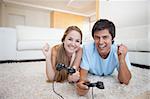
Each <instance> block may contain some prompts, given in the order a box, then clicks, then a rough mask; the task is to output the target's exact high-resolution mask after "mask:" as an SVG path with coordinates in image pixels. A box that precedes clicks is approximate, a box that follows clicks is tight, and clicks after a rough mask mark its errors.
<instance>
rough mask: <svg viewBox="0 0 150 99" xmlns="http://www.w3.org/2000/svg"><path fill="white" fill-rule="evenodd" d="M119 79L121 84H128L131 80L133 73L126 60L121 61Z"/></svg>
mask: <svg viewBox="0 0 150 99" xmlns="http://www.w3.org/2000/svg"><path fill="white" fill-rule="evenodd" d="M119 65H120V66H119V73H118V79H119V81H120V82H121V83H124V84H126V85H127V84H128V83H129V81H130V79H131V72H130V71H129V69H128V66H127V64H126V61H125V59H120V61H119Z"/></svg>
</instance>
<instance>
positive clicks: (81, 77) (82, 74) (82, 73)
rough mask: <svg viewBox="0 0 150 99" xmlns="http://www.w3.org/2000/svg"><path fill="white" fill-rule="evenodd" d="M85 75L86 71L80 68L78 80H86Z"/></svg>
mask: <svg viewBox="0 0 150 99" xmlns="http://www.w3.org/2000/svg"><path fill="white" fill-rule="evenodd" d="M87 75H88V71H87V70H84V69H82V68H81V69H80V80H79V81H87Z"/></svg>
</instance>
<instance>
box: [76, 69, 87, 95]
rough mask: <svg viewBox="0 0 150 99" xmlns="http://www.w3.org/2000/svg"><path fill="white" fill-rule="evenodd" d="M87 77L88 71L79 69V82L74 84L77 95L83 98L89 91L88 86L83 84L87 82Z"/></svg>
mask: <svg viewBox="0 0 150 99" xmlns="http://www.w3.org/2000/svg"><path fill="white" fill-rule="evenodd" d="M87 75H88V71H87V70H84V69H82V68H81V69H80V80H79V82H78V83H77V84H76V91H77V94H78V95H81V96H83V95H85V94H87V93H88V91H89V88H88V86H86V85H84V84H83V83H85V82H88V80H87Z"/></svg>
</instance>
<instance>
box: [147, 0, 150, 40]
mask: <svg viewBox="0 0 150 99" xmlns="http://www.w3.org/2000/svg"><path fill="white" fill-rule="evenodd" d="M147 9H148V11H147V13H148V24H149V27H148V38H149V39H150V0H148V3H147Z"/></svg>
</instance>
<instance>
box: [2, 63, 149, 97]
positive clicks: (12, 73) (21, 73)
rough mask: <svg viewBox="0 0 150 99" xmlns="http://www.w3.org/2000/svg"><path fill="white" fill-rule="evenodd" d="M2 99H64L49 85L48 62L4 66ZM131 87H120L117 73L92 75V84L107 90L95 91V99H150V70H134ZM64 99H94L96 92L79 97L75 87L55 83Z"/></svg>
mask: <svg viewBox="0 0 150 99" xmlns="http://www.w3.org/2000/svg"><path fill="white" fill-rule="evenodd" d="M0 70H1V72H0V99H60V97H59V96H58V95H56V94H55V93H54V92H53V87H52V83H48V82H46V76H45V61H40V62H22V63H4V64H0ZM131 72H132V79H131V81H130V83H129V85H123V84H119V83H118V80H117V72H115V73H113V74H112V75H111V76H106V77H99V76H93V75H90V74H89V76H88V77H89V80H90V81H91V82H96V81H102V82H103V83H104V87H105V89H98V88H96V87H94V88H93V97H94V99H100V98H101V99H150V76H149V75H150V70H149V69H142V68H139V67H134V66H132V68H131ZM54 88H55V91H56V92H57V93H59V94H60V95H62V96H63V98H64V99H92V88H91V89H90V91H89V92H88V94H87V95H85V96H78V95H77V94H76V91H75V85H74V84H70V83H68V82H64V83H54Z"/></svg>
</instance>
